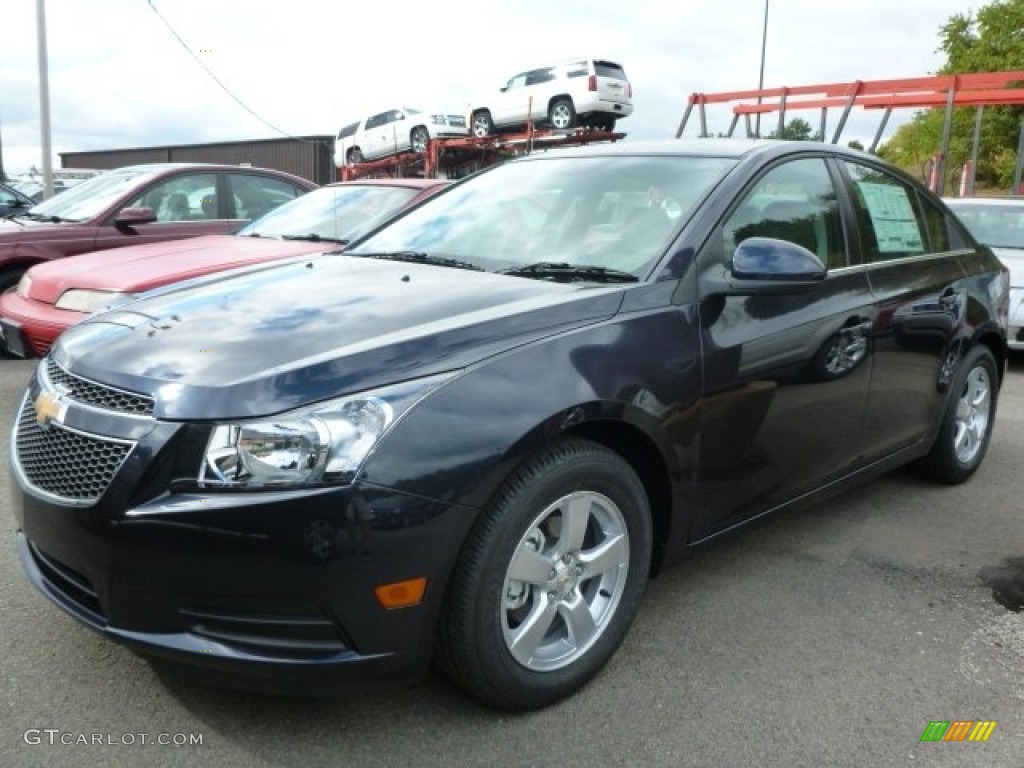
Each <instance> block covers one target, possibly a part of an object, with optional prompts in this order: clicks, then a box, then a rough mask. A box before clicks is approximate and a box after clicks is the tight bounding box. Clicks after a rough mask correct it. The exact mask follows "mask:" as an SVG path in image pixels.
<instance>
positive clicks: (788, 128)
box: [768, 117, 821, 141]
mask: <svg viewBox="0 0 1024 768" xmlns="http://www.w3.org/2000/svg"><path fill="white" fill-rule="evenodd" d="M812 131H813V129H812V128H811V124H810V123H808V122H807V121H806V120H804V119H803V118H802V117H794V118H793V119H792V120H790V121H789V122H788V123H786V124H785V125H784V126H782V130H781V131H778V130H775V131H772V132H771V133H769V134H768V138H769V139H788V140H789V141H821V138H820V137H819V136H818V134H816V133H812Z"/></svg>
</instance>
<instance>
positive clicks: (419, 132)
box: [409, 125, 430, 155]
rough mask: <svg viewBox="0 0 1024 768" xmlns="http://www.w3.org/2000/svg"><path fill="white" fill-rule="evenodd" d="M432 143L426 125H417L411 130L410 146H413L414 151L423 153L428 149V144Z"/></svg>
mask: <svg viewBox="0 0 1024 768" xmlns="http://www.w3.org/2000/svg"><path fill="white" fill-rule="evenodd" d="M429 143H430V132H429V131H428V130H427V129H426V127H425V126H422V125H417V126H416V127H415V128H413V129H412V130H411V131H409V146H410V147H412V151H413V152H416V153H418V154H421V155H422V154H423V153H424V152H426V151H427V144H429Z"/></svg>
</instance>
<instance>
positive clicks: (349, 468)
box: [198, 373, 454, 488]
mask: <svg viewBox="0 0 1024 768" xmlns="http://www.w3.org/2000/svg"><path fill="white" fill-rule="evenodd" d="M452 375H454V374H452V373H446V374H441V375H438V376H430V377H427V378H423V379H416V380H414V381H408V382H404V383H402V384H396V385H393V386H390V387H385V388H383V389H378V390H374V391H372V392H366V393H363V394H359V395H351V396H348V397H343V398H339V399H337V400H330V401H328V402H325V403H318V404H317V405H314V406H309V407H307V408H302V409H300V410H297V411H291V412H290V413H284V414H281V415H280V416H274V417H270V418H266V419H257V420H253V421H245V422H232V423H224V424H217V425H216V426H215V427H214V428H213V431H212V432H211V433H210V439H209V440H208V441H207V444H206V451H205V455H204V457H203V466H202V467H201V468H200V469H199V476H198V480H199V483H200V485H202V486H203V487H244V488H260V487H268V488H273V487H281V486H282V485H309V484H319V483H346V482H350V481H351V480H352V478H353V477H355V475H356V473H357V472H358V470H359V468H360V467H361V466H362V464H363V462H364V461H365V460H366V458H367V457H368V456H369V455H370V452H371V451H372V450H373V448H374V446H376V445H377V443H378V442H379V441H380V439H381V437H383V436H384V434H385V433H386V432H387V431H388V429H389V428H390V427H391V425H393V424H394V423H395V422H396V421H397V420H398V418H399V417H400V416H401V415H402V414H403V413H405V412H406V411H408V410H409V409H410V408H411V407H412V406H413V405H415V403H416V402H417V401H419V400H420V399H421V398H423V397H424V396H425V395H426V394H427V393H428V392H430V391H431V390H433V389H435V388H437V387H438V386H440V385H441V384H443V383H444V382H445V381H447V380H448V379H449V378H451V376H452Z"/></svg>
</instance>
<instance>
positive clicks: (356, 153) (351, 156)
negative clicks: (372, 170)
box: [346, 147, 363, 165]
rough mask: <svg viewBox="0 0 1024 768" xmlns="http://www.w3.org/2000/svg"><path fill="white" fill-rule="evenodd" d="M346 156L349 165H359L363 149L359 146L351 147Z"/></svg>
mask: <svg viewBox="0 0 1024 768" xmlns="http://www.w3.org/2000/svg"><path fill="white" fill-rule="evenodd" d="M346 157H347V158H348V164H349V165H359V163H361V162H363V150H361V149H360V148H359V147H352V149H350V150H349V151H348V154H347V155H346Z"/></svg>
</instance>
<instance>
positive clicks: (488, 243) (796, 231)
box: [12, 140, 1009, 710]
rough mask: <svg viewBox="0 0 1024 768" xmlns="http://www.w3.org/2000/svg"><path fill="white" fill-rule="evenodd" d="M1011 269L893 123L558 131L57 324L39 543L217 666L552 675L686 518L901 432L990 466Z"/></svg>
mask: <svg viewBox="0 0 1024 768" xmlns="http://www.w3.org/2000/svg"><path fill="white" fill-rule="evenodd" d="M1008 290H1009V279H1008V274H1007V272H1006V270H1005V269H1004V268H1003V267H1002V266H1001V265H1000V263H999V262H998V260H997V259H996V258H995V257H994V256H993V254H992V253H991V251H990V250H989V249H988V248H987V247H985V246H982V245H979V244H978V243H977V242H975V240H974V239H973V238H972V237H971V236H970V235H969V234H968V233H967V232H966V231H965V230H964V229H963V228H962V226H961V225H960V224H959V222H958V221H957V220H956V219H955V217H953V216H952V215H951V214H950V212H949V210H948V209H947V208H946V207H945V206H944V205H943V203H942V202H941V201H940V200H938V199H937V198H936V197H935V196H934V195H932V194H931V193H929V192H928V191H927V190H925V189H924V188H923V187H922V186H921V185H919V184H918V183H917V182H915V181H914V180H913V179H911V178H910V177H908V176H906V175H904V174H902V173H901V172H899V171H897V170H895V169H893V168H892V167H889V166H887V165H885V164H884V163H882V162H881V161H880V160H878V159H877V158H875V157H873V156H870V155H867V154H863V153H859V152H855V151H852V150H846V149H843V148H839V147H836V146H831V145H824V144H815V143H807V142H800V143H785V142H741V141H731V140H730V141H716V140H697V141H694V142H683V141H670V142H663V143H651V144H646V143H622V144H617V145H614V146H602V147H597V146H590V147H585V148H579V149H575V150H565V151H552V152H548V153H541V154H537V155H533V156H531V157H528V158H524V159H521V160H517V161H512V162H508V163H505V164H503V165H499V166H496V167H493V168H491V169H489V170H486V171H484V172H482V173H479V174H477V175H475V176H473V177H470V178H469V179H466V180H464V181H462V182H460V183H457V184H455V185H452V186H451V187H450V188H448V189H447V190H446V191H443V192H441V193H440V194H439V195H437V196H436V197H434V198H431V199H429V200H427V201H426V202H424V203H422V204H420V205H418V206H416V207H414V208H412V209H410V211H409V212H407V213H406V214H404V215H403V216H401V217H400V218H398V219H397V220H395V221H393V222H392V223H390V224H388V225H385V226H384V227H383V228H380V229H378V230H376V231H375V232H372V233H370V234H369V235H367V236H366V237H365V238H363V239H362V240H360V241H359V242H357V243H354V244H353V245H352V246H350V247H349V248H348V249H347V250H346V251H345V252H344V253H325V254H323V255H318V256H315V257H312V258H311V257H309V256H304V257H301V258H298V259H293V260H291V261H289V262H283V263H278V264H276V265H274V266H267V265H264V266H260V267H256V268H251V269H248V270H243V271H240V272H235V273H232V274H230V275H228V276H213V277H209V278H202V279H199V280H197V281H193V282H192V283H191V284H189V285H188V286H185V287H182V288H177V289H172V290H168V289H163V290H162V291H160V292H159V294H160V295H154V296H148V297H143V298H141V299H140V300H139V301H136V302H134V303H132V304H127V305H123V306H121V307H118V308H116V309H114V310H112V311H109V312H107V313H105V314H100V315H97V316H95V317H93V318H92V319H90V320H88V321H86V322H84V323H83V324H81V325H78V326H76V327H75V328H73V329H71V330H70V331H69V332H67V333H66V334H64V335H63V336H62V337H61V339H60V340H59V341H58V343H57V344H56V345H55V346H54V348H53V349H52V351H51V353H50V355H49V356H48V357H47V358H45V359H44V360H42V361H41V363H40V366H39V368H38V371H37V373H36V375H35V377H34V378H33V380H32V382H31V383H30V384H29V386H28V388H27V391H26V392H25V397H24V400H23V401H22V403H21V406H20V411H19V413H20V415H19V416H18V420H17V424H16V425H15V426H14V434H13V451H12V453H13V473H14V476H15V479H16V481H17V487H18V488H19V489H20V493H18V500H17V503H16V505H15V515H16V518H17V525H18V528H19V533H18V548H19V551H20V556H21V562H22V563H23V565H24V568H25V570H26V572H27V574H28V576H29V579H30V580H31V581H32V582H33V583H34V584H35V585H36V586H37V587H38V588H39V589H41V590H42V591H43V593H44V594H45V595H47V596H48V597H49V598H50V599H51V600H53V601H54V602H55V603H57V604H58V605H59V606H60V607H61V608H63V609H64V610H65V611H67V612H68V613H69V614H71V615H72V616H73V617H75V618H77V619H79V620H80V621H82V622H83V623H85V624H87V625H89V626H90V627H92V628H94V629H96V630H98V631H100V632H102V633H104V634H106V635H107V636H108V637H110V638H111V639H114V640H117V641H121V642H124V643H126V644H128V645H129V646H131V647H132V648H134V649H136V650H138V651H139V652H142V653H144V654H148V655H152V656H155V657H160V658H163V659H165V660H169V661H171V662H174V663H176V664H177V665H178V666H179V667H180V668H182V669H184V670H192V671H195V672H197V673H198V674H199V675H201V676H202V677H203V678H204V679H205V680H207V681H211V682H217V683H223V684H227V685H238V686H243V687H248V688H253V689H266V690H280V691H288V692H293V693H307V692H313V691H320V690H322V689H325V688H329V689H332V690H338V689H339V688H344V686H346V685H351V684H354V683H363V682H369V681H374V682H376V681H379V680H382V679H385V678H388V679H395V680H402V681H410V680H415V679H417V678H418V677H420V676H421V675H422V674H423V673H424V672H425V670H426V669H427V667H428V664H429V663H431V661H433V662H435V663H437V664H438V666H439V667H440V668H441V669H442V670H443V671H444V672H445V673H446V674H448V675H449V676H450V677H451V678H452V679H454V680H455V681H457V682H458V683H459V684H460V685H462V686H464V687H465V688H466V689H467V690H468V691H470V692H471V693H472V694H474V695H476V696H477V697H479V698H480V699H482V700H484V701H486V702H488V703H490V704H492V705H494V706H497V707H501V708H506V709H513V710H516V709H529V708H535V707H540V706H543V705H546V704H549V703H551V702H553V701H556V700H558V699H559V698H561V697H564V696H566V695H569V694H571V693H572V692H574V691H576V690H577V689H579V688H580V687H581V686H582V685H583V684H584V683H585V682H586V681H587V680H588V679H589V678H590V677H591V676H593V675H594V674H595V673H596V672H597V671H598V670H599V669H600V668H601V667H602V665H603V664H604V663H605V662H606V661H607V660H608V659H609V658H610V657H611V656H612V654H613V653H614V652H615V650H616V648H617V647H618V646H619V644H620V643H621V642H622V640H623V637H624V636H625V634H626V632H627V631H628V629H629V626H630V623H631V622H632V620H633V618H634V616H635V615H636V613H637V611H638V609H639V607H640V603H641V596H642V594H643V592H644V588H645V585H646V583H647V581H648V579H649V578H650V577H651V576H653V575H656V574H657V573H658V571H659V569H661V568H662V567H663V566H665V565H668V564H670V563H675V562H677V561H679V560H681V559H683V557H684V556H685V555H686V554H687V553H688V552H689V551H690V550H691V549H693V548H694V547H696V546H699V545H701V544H704V543H706V542H709V541H711V540H713V539H714V538H715V537H716V536H718V535H720V534H722V533H724V532H726V531H730V530H732V529H735V528H737V527H739V526H741V525H743V524H745V523H748V522H749V521H751V520H753V519H755V518H758V517H760V516H762V515H764V514H766V513H769V512H773V511H776V510H781V509H785V508H790V507H794V506H797V505H803V504H807V503H810V502H812V501H817V500H821V499H823V498H825V497H827V496H830V495H832V494H835V493H837V492H839V491H841V490H842V489H844V488H847V487H849V486H852V485H854V484H856V483H861V482H864V481H866V480H869V479H870V478H873V477H876V476H877V475H879V474H881V473H884V472H886V471H888V470H890V469H892V468H894V467H896V466H899V465H902V464H906V463H910V462H913V463H914V464H915V465H916V466H917V467H919V469H920V470H921V471H922V472H923V473H924V474H926V475H927V476H929V477H931V478H934V479H935V480H937V481H939V482H943V483H960V482H963V481H965V480H967V479H968V478H969V477H970V476H971V475H972V473H974V471H975V470H976V469H977V468H978V466H979V464H980V463H981V461H982V459H983V457H984V455H985V452H986V448H987V446H988V443H989V438H990V435H991V434H992V429H993V425H994V420H995V414H996V399H997V395H998V392H999V388H1000V384H1001V382H1002V379H1003V373H1004V368H1005V361H1006V355H1007V351H1006V330H1005V327H1006V313H1007V295H1008ZM896 512H897V511H896V510H894V514H895V513H896Z"/></svg>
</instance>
